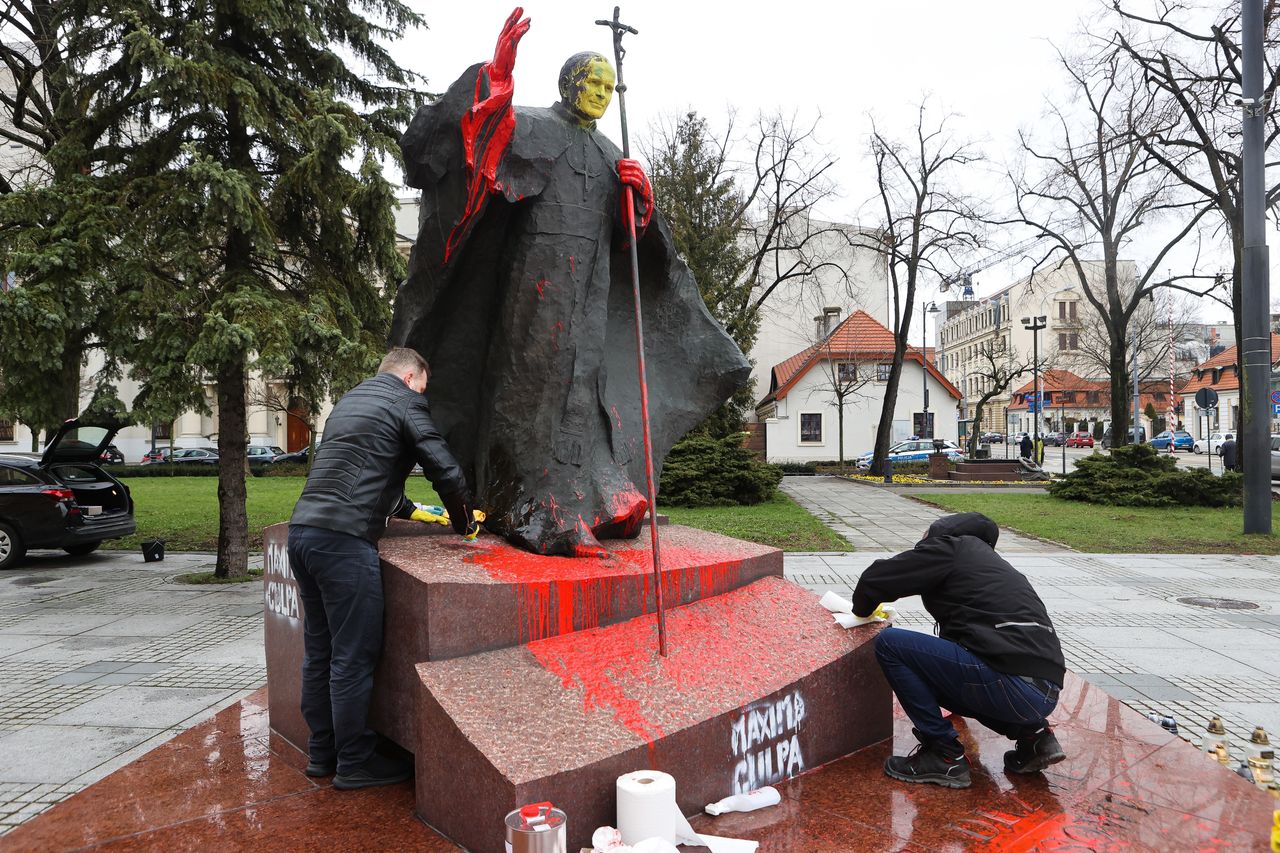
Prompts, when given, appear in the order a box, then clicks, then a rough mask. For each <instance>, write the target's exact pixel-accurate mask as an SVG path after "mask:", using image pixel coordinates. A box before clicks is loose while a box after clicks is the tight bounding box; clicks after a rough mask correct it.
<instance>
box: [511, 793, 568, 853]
mask: <svg viewBox="0 0 1280 853" xmlns="http://www.w3.org/2000/svg"><path fill="white" fill-rule="evenodd" d="M568 823H569V819H568V818H567V817H565V814H564V812H562V811H560V809H557V808H555V807H554V806H552V805H551V803H530V804H529V805H527V806H521V807H520V808H518V809H516V810H515V811H513V812H509V813H508V814H507V818H506V824H507V853H568V832H567V827H568Z"/></svg>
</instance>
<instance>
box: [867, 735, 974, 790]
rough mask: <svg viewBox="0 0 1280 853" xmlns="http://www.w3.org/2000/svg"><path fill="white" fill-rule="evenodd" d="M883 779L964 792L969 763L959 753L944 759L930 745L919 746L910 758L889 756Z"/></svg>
mask: <svg viewBox="0 0 1280 853" xmlns="http://www.w3.org/2000/svg"><path fill="white" fill-rule="evenodd" d="M884 772H885V775H887V776H891V777H893V778H894V779H899V780H901V781H903V782H929V783H932V784H934V785H942V786H943V787H944V788H967V787H969V784H970V781H971V780H970V778H969V759H968V758H966V757H965V755H964V753H963V752H961V753H960V754H958V755H947V754H945V753H944V752H943V751H942V750H940V749H938V748H937V747H936V746H933V745H931V744H924V743H921V744H919V745H917V746H916V748H915V749H913V750H911V753H910V754H909V755H891V756H889V757H888V758H886V759H885V762H884Z"/></svg>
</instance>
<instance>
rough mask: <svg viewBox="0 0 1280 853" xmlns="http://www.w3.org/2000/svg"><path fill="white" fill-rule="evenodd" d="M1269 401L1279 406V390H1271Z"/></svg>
mask: <svg viewBox="0 0 1280 853" xmlns="http://www.w3.org/2000/svg"><path fill="white" fill-rule="evenodd" d="M1271 402H1272V403H1273V404H1274V405H1277V406H1280V391H1272V392H1271Z"/></svg>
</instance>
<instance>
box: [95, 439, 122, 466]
mask: <svg viewBox="0 0 1280 853" xmlns="http://www.w3.org/2000/svg"><path fill="white" fill-rule="evenodd" d="M98 461H99V462H101V463H102V464H103V465H123V464H124V454H123V453H121V452H120V448H118V447H116V446H115V445H114V444H108V445H107V449H106V450H104V451H102V455H101V456H99V457H98Z"/></svg>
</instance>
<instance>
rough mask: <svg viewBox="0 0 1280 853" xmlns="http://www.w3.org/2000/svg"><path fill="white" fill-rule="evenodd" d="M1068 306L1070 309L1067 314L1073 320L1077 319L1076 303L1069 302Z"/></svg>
mask: <svg viewBox="0 0 1280 853" xmlns="http://www.w3.org/2000/svg"><path fill="white" fill-rule="evenodd" d="M1067 306H1068V308H1069V309H1070V310H1068V311H1067V316H1069V317H1070V318H1071V319H1072V320H1074V319H1076V303H1074V302H1068V303H1067Z"/></svg>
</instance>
